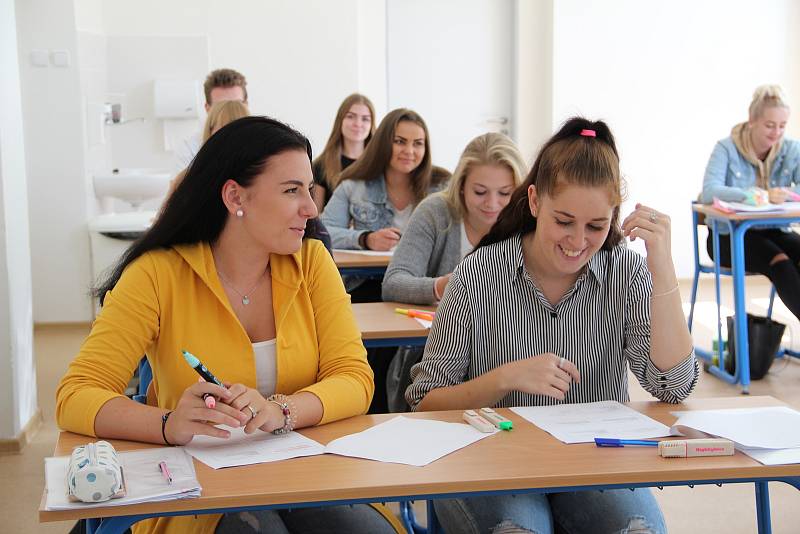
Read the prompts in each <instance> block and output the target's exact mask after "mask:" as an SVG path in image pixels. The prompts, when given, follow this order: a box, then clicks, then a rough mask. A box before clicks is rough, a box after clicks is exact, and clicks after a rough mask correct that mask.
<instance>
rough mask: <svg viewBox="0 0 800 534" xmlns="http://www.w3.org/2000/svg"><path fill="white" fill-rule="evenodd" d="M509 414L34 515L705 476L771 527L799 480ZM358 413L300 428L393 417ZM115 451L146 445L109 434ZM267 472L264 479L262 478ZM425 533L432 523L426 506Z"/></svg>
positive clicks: (238, 506) (456, 417)
mask: <svg viewBox="0 0 800 534" xmlns="http://www.w3.org/2000/svg"><path fill="white" fill-rule="evenodd" d="M781 404H782V403H781V402H779V401H777V400H775V399H773V398H771V397H736V398H725V399H694V400H689V401H687V402H685V403H683V404H682V405H669V404H663V403H660V402H654V401H653V402H632V403H630V406H631V407H632V408H634V409H636V410H639V411H640V412H642V413H644V414H646V415H648V416H649V417H652V418H654V419H656V420H659V421H661V422H662V423H664V424H666V425H671V424H672V423H673V422H674V421H675V417H674V416H672V415H670V412H672V411H677V410H689V409H692V410H705V409H717V408H753V407H758V406H775V405H781ZM499 411H500V413H502V414H503V415H504V416H506V417H508V418H509V419H511V420H512V421H513V422H514V430H513V431H512V432H500V433H498V434H496V435H494V436H492V437H490V438H487V439H484V440H481V441H479V442H478V443H475V444H473V445H470V446H469V447H466V448H463V449H461V450H458V451H456V452H454V453H452V454H449V455H447V456H445V457H444V458H441V459H439V460H437V461H435V462H433V463H431V464H429V465H427V466H425V467H412V466H407V465H400V464H390V463H380V462H375V461H370V460H362V459H357V458H348V457H343V456H335V455H331V454H325V455H321V456H312V457H306V458H295V459H292V460H286V461H281V462H272V463H263V464H257V465H249V466H243V467H235V468H229V469H218V470H214V469H211V468H209V467H207V466H205V465H204V464H201V463H199V462H195V466H196V470H197V478H198V480H199V482H200V484H201V486H202V488H203V492H202V496H201V497H199V498H197V499H185V500H176V501H168V502H157V503H147V504H139V505H132V506H124V507H119V506H116V507H115V506H109V507H104V508H92V509H83V510H81V509H78V510H69V511H47V510H45V509H44V502H45V501H44V497H43V498H42V503H41V505H40V507H39V520H40V521H42V522H49V521H67V520H72V521H74V520H76V519H84V518H104V519H103V520H102V521H96V523H99V525H98V527H99V528H98V530H97V531H96V532H102V533H122V532H124V531H125V529H126V528H128V527H129V526H130V525H131V524H133V523H134V522H136V521H138V520H140V519H144V518H147V517H153V516H159V515H188V514H202V513H225V512H234V511H237V510H244V509H248V510H257V509H269V508H296V507H307V506H323V505H330V504H348V503H361V502H375V501H389V502H391V501H399V500H415V499H429V500H430V499H437V498H450V497H456V496H480V495H490V494H509V493H512V494H520V493H530V492H535V493H552V492H558V491H580V490H588V489H595V490H596V489H612V488H638V487H663V486H681V485H689V486H690V487H692V486H695V485H703V484H708V485H710V484H738V483H747V484H753V485H754V487H755V492H754V495H755V507H756V510H757V521H758V524H757V527H758V529H757V530H758V532H759V533H760V534H767V533H769V532H771V521H770V504H769V491H768V486H767V483H768V482H770V481H779V482H784V483H786V484H790V485H792V486H794V487H795V488H797V489H800V465H785V466H764V465H761V464H759V463H758V462H756V461H755V460H753V459H751V458H750V457H748V456H745V455H744V454H742V453H740V452H737V453H736V454H734V455H733V456H717V457H704V458H672V459H666V458H661V457H660V456H658V454H657V453H656V451H655V450H654V449H652V448H650V447H641V448H635V447H628V448H622V449H608V448H597V447H595V446H594V445H593V444H588V443H587V444H578V445H565V444H563V443H561V442H560V441H558V440H556V439H555V438H553V437H552V436H550V435H549V434H547V433H546V432H544V431H543V430H541V429H539V428H538V427H536V426H534V425H532V424H530V423H528V422H527V421H524V420H523V419H521V418H520V417H518V416H517V415H516V414H514V413H512V412H511V411H510V410H507V409H501V410H499ZM406 415H407V416H408V417H415V418H426V419H437V420H441V421H450V422H456V421H461V411H460V410H459V411H446V412H428V413H414V414H406ZM395 416H396V414H384V415H364V416H358V417H352V418H350V419H346V420H343V421H338V422H336V423H331V424H327V425H323V426H320V427H316V428H307V429H303V430H302V431H301V432H302V433H303V434H304V435H306V436H308V437H310V438H312V439H314V440H316V441H318V442H320V443H328V442H329V441H331V440H333V439H335V438H338V437H341V436H344V435H347V434H352V433H354V432H360V431H362V430H365V429H367V428H369V427H371V426H373V425H376V424H378V423H381V422H383V421H386V420H387V419H389V418H392V417H395ZM90 439H91V438H88V437H86V436H80V435H76V434H72V433H69V432H62V433H61V435H60V436H59V439H58V444H57V446H56V450H55V454H56V455H67V454H69V453H70V451H71V450H72V448H73V447H74V446H76V445H79V444H83V443H86V442H87V441H89V440H90ZM111 441H112V442H113V443H114V446H115V447H116V448H117V449H118V450H130V449H135V448H142V447H150V446H152V445H147V444H141V443H133V442H126V441H119V440H111ZM265 481H268V482H265ZM428 510H429V517H428V526H429V532H430V533H431V534H435V533H436V532H437V531H438V525H437V523H436V519H435V515H433V514H432V507H431V506H430V502H429V506H428Z"/></svg>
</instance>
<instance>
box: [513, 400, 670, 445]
mask: <svg viewBox="0 0 800 534" xmlns="http://www.w3.org/2000/svg"><path fill="white" fill-rule="evenodd" d="M511 411H513V412H514V413H516V414H517V415H519V416H521V417H523V418H525V419H527V420H528V421H530V422H531V423H533V424H534V425H536V426H538V427H539V428H541V429H542V430H544V431H545V432H548V433H549V434H552V435H553V437H555V438H556V439H558V440H560V441H563V442H564V443H592V442H594V438H617V439H644V438H659V437H662V436H669V427H667V426H666V425H662V424H661V423H659V422H658V421H656V420H654V419H651V418H649V417H647V416H646V415H643V414H641V413H639V412H637V411H636V410H634V409H633V408H629V407H627V406H625V405H624V404H622V403H619V402H617V401H600V402H587V403H584V404H558V405H556V406H524V407H520V408H511Z"/></svg>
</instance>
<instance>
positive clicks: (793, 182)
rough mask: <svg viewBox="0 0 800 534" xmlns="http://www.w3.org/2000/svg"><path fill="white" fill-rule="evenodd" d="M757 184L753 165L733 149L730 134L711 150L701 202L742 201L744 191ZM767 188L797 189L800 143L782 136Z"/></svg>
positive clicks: (798, 188) (799, 170)
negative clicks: (718, 200)
mask: <svg viewBox="0 0 800 534" xmlns="http://www.w3.org/2000/svg"><path fill="white" fill-rule="evenodd" d="M755 185H756V166H755V165H753V164H752V163H750V162H749V161H747V160H746V159H745V158H744V156H742V154H741V153H740V152H739V150H738V149H737V148H736V145H735V144H734V142H733V138H732V137H727V138H725V139H723V140H722V141H719V142H718V143H717V145H716V146H715V147H714V151H713V152H712V153H711V158H710V159H709V160H708V165H707V166H706V174H705V177H704V178H703V194H702V197H701V200H702V201H703V203H704V204H711V203H712V202H713V201H714V197H716V198H718V199H720V200H724V201H726V202H741V201H742V200H744V199H745V190H746V189H748V188H750V187H754V186H755ZM769 187H788V188H792V189H794V190H795V191H797V192H800V142H798V141H795V140H793V139H784V140H783V146H782V147H781V150H780V152H778V156H777V157H776V158H775V162H774V163H773V164H772V172H771V173H770V177H769Z"/></svg>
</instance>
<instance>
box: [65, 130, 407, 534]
mask: <svg viewBox="0 0 800 534" xmlns="http://www.w3.org/2000/svg"><path fill="white" fill-rule="evenodd" d="M312 187H313V177H312V173H311V148H310V145H309V143H308V140H307V139H306V138H305V137H303V136H302V135H301V134H300V133H298V132H296V131H294V130H292V129H291V128H289V127H288V126H286V125H284V124H282V123H280V122H278V121H274V120H272V119H267V118H264V117H247V118H243V119H240V120H237V121H235V122H232V123H231V124H229V125H227V126H225V127H224V128H222V129H221V130H220V131H218V132H217V133H216V134H215V135H214V136H212V137H211V138H210V139H209V140H208V142H207V143H206V144H204V145H203V147H202V148H201V150H200V152H199V153H198V154H197V157H196V158H195V160H194V161H193V162H192V164H191V166H190V167H189V169H188V171H187V174H186V177H185V178H184V180H183V181H182V182H181V183H180V185H179V186H178V188H177V189H176V191H175V193H174V194H173V195H172V196H171V198H170V199H169V201H168V202H167V204H166V206H165V208H164V211H163V213H162V215H161V216H160V217H159V218H158V220H157V221H156V222H155V224H154V225H153V227H152V228H151V229H150V230H149V231H148V232H147V233H146V234H145V235H144V236H143V237H142V238H141V239H140V240H138V241H137V242H136V243H134V245H133V246H132V247H131V248H130V249H129V250H128V251H127V252H126V253H125V255H124V256H123V258H122V260H121V261H120V263H119V265H118V266H117V267H116V269H115V270H114V272H113V273H112V274H111V275H110V276H109V278H108V280H107V281H106V282H105V283H103V284H102V285H101V287H100V288H98V290H97V294H98V296H100V297H101V298H102V299H103V301H104V303H103V309H102V311H101V312H100V314H99V315H98V317H97V319H96V321H95V323H94V325H93V326H92V331H91V333H90V334H89V337H88V338H87V339H86V341H84V343H83V346H82V347H81V350H80V353H79V354H78V356H77V357H76V358H75V360H74V361H73V362H72V364H71V365H70V367H69V369H68V371H67V373H66V375H65V376H64V378H62V380H61V383H60V384H59V387H58V392H57V408H56V417H57V420H58V424H59V426H60V427H61V428H63V429H64V430H69V431H72V432H78V433H81V434H87V435H92V436H97V437H103V438H117V439H128V440H136V441H144V442H149V443H158V444H162V445H164V444H168V445H183V444H186V443H188V442H189V441H191V440H192V438H193V437H194V436H196V435H208V436H215V437H218V438H220V439H226V438H227V437H228V436H229V434H228V432H226V431H225V430H222V429H219V428H216V427H215V426H213V425H216V424H225V425H229V426H232V427H239V426H243V427H244V430H245V432H247V433H252V432H262V431H263V432H276V433H281V432H287V431H290V430H292V429H293V428H302V427H306V426H312V425H317V424H321V423H327V422H329V421H335V420H338V419H342V418H345V417H350V416H353V415H357V414H362V413H365V412H366V410H367V408H368V407H369V404H370V401H371V399H372V394H373V375H372V371H371V369H370V367H369V365H368V364H367V360H366V353H365V350H364V346H363V345H362V343H361V336H360V333H359V331H358V329H357V327H356V324H355V320H354V318H353V313H352V310H351V308H350V299H349V297H348V295H347V293H345V290H344V287H343V285H342V281H341V278H340V277H339V274H338V271H337V269H336V266H335V265H334V263H333V260H332V259H331V257H330V255H329V254H328V252H327V251H326V250H325V248H323V246H322V244H321V243H320V242H319V241H317V240H314V239H304V232H305V230H304V229H305V226H306V222H308V221H309V219H312V218H313V217H316V215H317V210H316V206H315V204H314V201H313V199H312V195H311V189H312ZM184 349H185V350H187V351H189V352H191V353H193V354H195V355H197V356H198V357H199V358H200V359H201V360H202V362H203V363H204V364H206V366H207V367H208V368H209V369H211V370H212V371H213V372H214V373H216V375H217V376H218V377H219V379H220V380H222V381H224V382H225V383H226V384H227V385H229V388H228V389H227V390H226V389H223V388H221V387H219V386H216V385H214V384H212V383H208V382H198V375H197V374H196V373H195V371H194V370H192V369H191V368H190V367H189V365H187V363H186V361H185V360H184V357H183V356H182V354H181V351H182V350H184ZM142 354H145V355H146V356H147V359H148V361H149V362H150V365H151V367H152V370H153V386H154V390H155V395H156V397H157V401H158V404H157V406H147V405H143V404H139V403H136V402H134V401H132V400H130V399H128V398H127V397H125V396H124V394H123V391H124V390H125V387H126V385H127V383H128V381H129V380H130V378H131V376H132V374H133V372H134V369H136V367H137V364H138V362H139V360H140V359H141V357H142ZM206 393H210V394H212V395H214V396H215V398H216V399H218V401H217V402H216V405H215V406H213V407H208V405H207V404H206V403H205V402H204V400H203V395H204V394H206ZM209 404H213V403H209ZM376 510H378V511H381V508H380V507H371V506H369V505H355V506H352V507H351V506H335V507H327V508H316V509H315V508H306V509H295V510H293V511H291V512H286V511H254V512H246V513H232V514H226V515H223V516H221V515H218V514H216V515H199V516H180V517H171V518H160V519H150V520H146V521H142V522H140V523H138V524H137V525H135V526H134V532H136V533H137V534H139V533H141V532H146V533H179V532H180V533H183V532H186V533H188V532H192V533H195V532H199V533H212V532H218V533H222V532H306V531H308V529H309V526H310V525H312V524H313V525H315V526H316V527H319V526H320V525H321V526H324V527H325V529H323V530H318V529H317V530H315V532H394V531H395V529H394V528H393V527H392V525H391V524H390V523H392V524H396V523H394V522H392V521H390V520H387V518H386V517H384V513H383V512H382V511H381V513H378V511H376Z"/></svg>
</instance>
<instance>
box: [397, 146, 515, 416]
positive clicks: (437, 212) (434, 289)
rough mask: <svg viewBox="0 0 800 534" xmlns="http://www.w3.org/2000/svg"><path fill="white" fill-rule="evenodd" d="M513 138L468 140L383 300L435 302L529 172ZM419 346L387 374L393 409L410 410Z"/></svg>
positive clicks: (426, 206) (403, 242) (401, 246)
mask: <svg viewBox="0 0 800 534" xmlns="http://www.w3.org/2000/svg"><path fill="white" fill-rule="evenodd" d="M526 167H527V166H526V165H525V160H524V159H523V157H522V154H520V152H519V150H518V149H517V147H516V145H515V144H514V142H513V141H512V140H511V139H509V138H508V137H507V136H505V135H503V134H500V133H486V134H483V135H480V136H478V137H476V138H475V139H473V140H472V141H470V142H469V144H468V145H467V146H466V148H464V152H463V153H462V154H461V158H460V159H459V161H458V165H457V166H456V170H455V172H454V173H453V176H452V178H451V179H450V183H449V185H448V187H447V189H446V190H445V191H442V192H440V193H435V194H433V195H430V196H429V197H428V198H426V199H425V200H423V201H422V202H420V204H419V206H418V207H417V209H416V210H414V214H413V215H412V216H411V220H410V221H409V223H408V228H406V231H405V233H404V234H403V237H402V238H401V239H400V242H399V243H398V244H397V249H396V250H395V254H394V255H393V256H392V261H391V263H389V267H388V268H387V269H386V275H385V276H384V278H383V300H385V301H399V302H406V303H409V304H434V303H436V302H438V301H439V299H441V298H442V295H443V294H444V288H445V286H446V285H447V282H448V280H450V274H451V273H452V272H453V269H455V267H456V265H458V262H460V261H461V258H463V257H464V256H466V255H467V254H468V253H470V252H471V251H472V249H473V248H474V247H475V245H477V244H478V242H479V241H480V240H481V239H483V236H485V235H486V234H487V233H488V232H489V229H490V228H491V227H492V225H493V224H494V223H495V221H497V216H498V215H499V214H500V210H502V209H503V208H504V207H505V206H506V205H507V204H508V201H509V199H510V198H511V193H512V192H513V191H514V189H515V188H516V187H517V186H519V184H520V183H521V182H522V179H523V178H524V176H525V173H526V172H527V168H526ZM421 357H422V348H421V347H413V348H411V347H403V348H401V349H400V350H399V351H398V353H397V355H396V356H395V357H394V359H392V363H391V365H390V367H389V371H388V374H387V378H386V384H387V386H386V392H387V397H388V409H389V411H390V412H405V411H407V410H408V405H407V404H406V401H405V398H403V395H404V393H405V390H406V386H408V384H409V375H408V373H409V370H410V368H411V366H412V365H413V364H415V363H416V362H418V361H419V359H420V358H421Z"/></svg>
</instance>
